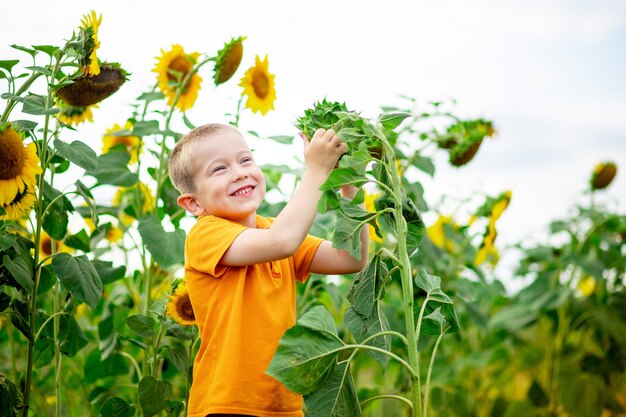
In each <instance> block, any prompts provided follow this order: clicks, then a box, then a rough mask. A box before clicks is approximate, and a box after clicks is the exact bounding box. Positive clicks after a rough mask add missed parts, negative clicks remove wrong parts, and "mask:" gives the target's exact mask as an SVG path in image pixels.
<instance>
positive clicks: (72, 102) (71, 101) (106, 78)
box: [56, 63, 128, 107]
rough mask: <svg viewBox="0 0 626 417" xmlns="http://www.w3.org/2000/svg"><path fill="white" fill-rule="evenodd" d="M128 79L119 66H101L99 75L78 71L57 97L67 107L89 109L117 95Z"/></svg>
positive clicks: (114, 64)
mask: <svg viewBox="0 0 626 417" xmlns="http://www.w3.org/2000/svg"><path fill="white" fill-rule="evenodd" d="M127 79H128V73H127V72H126V71H125V70H124V69H123V68H122V67H121V66H120V65H119V64H117V63H107V64H103V65H101V66H100V71H99V73H98V75H87V74H84V73H82V72H80V71H78V72H77V73H76V74H74V75H73V76H72V77H71V79H70V80H68V81H67V82H66V83H65V84H64V85H63V87H61V88H59V89H58V90H57V91H56V96H57V97H58V98H60V99H61V100H62V101H63V103H64V104H66V105H69V106H73V107H88V106H92V105H94V104H97V103H99V102H101V101H102V100H104V99H105V98H107V97H109V96H111V95H113V94H115V93H116V92H117V90H119V89H120V87H121V86H122V85H123V84H124V83H125V82H126V81H127Z"/></svg>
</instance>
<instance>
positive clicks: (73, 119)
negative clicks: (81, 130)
mask: <svg viewBox="0 0 626 417" xmlns="http://www.w3.org/2000/svg"><path fill="white" fill-rule="evenodd" d="M57 106H58V107H59V110H61V111H60V113H59V115H58V118H59V120H60V121H61V122H63V123H65V124H66V125H70V126H72V125H73V126H78V125H79V124H81V123H83V122H85V121H88V122H93V113H92V112H91V110H92V109H97V108H98V105H97V104H94V105H92V106H87V107H76V106H70V105H69V104H67V103H65V102H64V101H63V100H61V99H57Z"/></svg>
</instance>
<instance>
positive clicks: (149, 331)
mask: <svg viewBox="0 0 626 417" xmlns="http://www.w3.org/2000/svg"><path fill="white" fill-rule="evenodd" d="M155 324H156V322H155V321H154V319H153V318H152V317H148V316H144V315H143V314H134V315H132V316H130V317H127V318H126V325H127V326H128V327H129V328H130V329H131V330H132V331H134V332H135V333H137V334H138V335H139V336H143V337H152V336H154V325H155Z"/></svg>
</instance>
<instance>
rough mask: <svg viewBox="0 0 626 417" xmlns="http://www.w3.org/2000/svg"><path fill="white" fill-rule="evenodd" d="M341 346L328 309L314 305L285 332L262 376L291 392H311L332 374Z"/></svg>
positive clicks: (342, 344)
mask: <svg viewBox="0 0 626 417" xmlns="http://www.w3.org/2000/svg"><path fill="white" fill-rule="evenodd" d="M343 346H344V343H343V341H342V340H341V339H339V337H338V336H337V330H336V329H335V323H334V321H333V318H332V316H331V315H330V313H329V312H328V310H326V309H325V308H324V307H323V306H315V307H313V308H312V309H310V310H309V311H307V312H306V313H305V314H304V315H303V316H302V317H301V318H300V319H299V320H298V322H297V324H296V325H295V326H293V327H291V328H290V329H288V330H287V331H286V332H285V334H284V335H283V337H282V339H281V340H280V343H279V346H278V349H277V350H276V354H275V355H274V358H273V359H272V361H271V362H270V365H269V367H268V368H267V371H266V373H267V374H268V375H270V376H273V377H274V378H276V379H277V380H279V381H280V382H282V383H283V384H285V386H287V388H289V389H290V390H292V391H294V392H297V393H299V394H308V393H311V392H313V391H314V390H315V389H317V388H318V387H319V386H320V385H321V384H322V383H323V381H324V379H326V378H327V377H328V375H330V374H331V373H332V371H333V369H334V367H335V364H336V362H337V356H338V355H339V352H340V350H341V348H342V347H343Z"/></svg>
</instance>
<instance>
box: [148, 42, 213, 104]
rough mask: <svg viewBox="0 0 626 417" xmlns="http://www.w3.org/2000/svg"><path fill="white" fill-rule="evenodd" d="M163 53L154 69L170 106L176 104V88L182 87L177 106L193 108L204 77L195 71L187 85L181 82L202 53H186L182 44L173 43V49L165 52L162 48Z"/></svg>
mask: <svg viewBox="0 0 626 417" xmlns="http://www.w3.org/2000/svg"><path fill="white" fill-rule="evenodd" d="M161 54H162V55H161V57H160V58H157V59H158V62H157V64H156V66H155V67H154V69H153V70H152V71H153V72H156V73H157V74H158V76H157V81H158V84H159V88H160V89H161V91H163V93H165V96H166V97H167V104H168V105H169V106H171V105H172V104H174V99H175V98H176V90H177V89H178V88H181V91H180V94H179V96H178V101H177V102H176V107H178V108H179V109H180V110H181V111H185V110H187V109H189V108H191V107H192V106H193V104H194V103H195V102H196V99H197V98H198V91H199V90H200V83H201V82H202V78H200V76H199V75H198V73H197V72H194V74H193V75H192V76H191V78H190V79H189V80H188V81H187V84H186V85H185V86H179V84H180V83H182V82H183V80H184V79H185V77H186V76H187V74H189V73H190V72H191V71H192V70H193V66H194V65H195V64H196V62H197V60H198V57H200V53H199V52H192V53H190V54H186V53H185V50H184V49H183V47H182V46H180V45H173V46H172V50H171V51H169V52H165V51H164V50H162V49H161Z"/></svg>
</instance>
